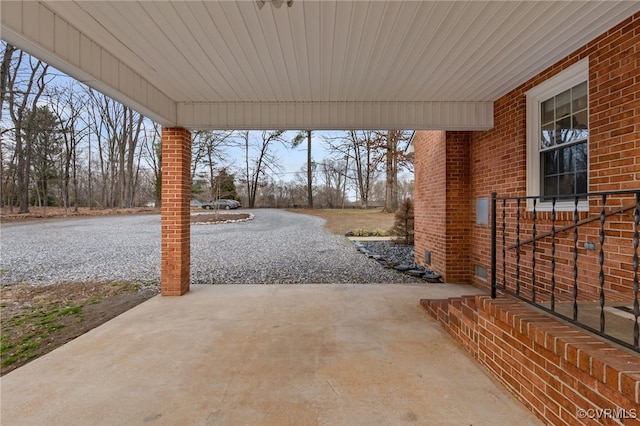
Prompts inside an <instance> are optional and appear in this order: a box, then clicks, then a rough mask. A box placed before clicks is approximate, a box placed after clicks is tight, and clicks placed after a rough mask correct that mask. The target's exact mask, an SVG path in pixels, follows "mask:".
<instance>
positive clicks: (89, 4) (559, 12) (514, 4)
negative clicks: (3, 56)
mask: <svg viewBox="0 0 640 426" xmlns="http://www.w3.org/2000/svg"><path fill="white" fill-rule="evenodd" d="M3 3H8V2H6V1H5V2H3ZM25 3H28V2H25ZM41 4H44V5H45V6H46V7H47V8H48V9H50V10H51V11H52V12H53V13H54V14H55V16H56V19H58V18H60V19H61V20H63V21H64V22H66V23H68V24H69V26H70V27H73V28H74V29H76V30H77V31H78V32H79V33H81V34H83V35H84V36H86V37H87V38H88V39H90V40H91V41H92V43H95V44H96V45H97V46H100V47H101V48H102V49H103V50H104V51H105V52H108V53H109V55H110V56H111V57H113V58H117V60H118V61H120V63H121V64H122V65H123V66H124V67H126V68H127V70H130V71H131V73H129V74H131V76H132V77H130V78H132V79H138V80H144V82H145V83H148V84H149V85H150V86H152V87H153V88H154V89H157V91H158V92H159V93H161V94H162V95H163V96H166V98H168V99H170V100H171V101H172V102H174V103H175V105H176V106H177V110H178V112H177V115H178V116H179V115H180V111H183V115H186V114H191V117H190V120H191V124H192V125H193V126H194V127H197V126H196V124H197V122H198V119H197V117H195V116H194V115H193V114H196V115H197V114H200V115H206V114H205V113H203V111H202V110H201V109H200V107H201V106H204V107H205V108H206V109H207V111H211V110H212V108H213V109H216V108H218V109H219V107H221V108H223V109H224V110H225V111H227V112H229V111H235V110H238V109H242V110H246V109H247V108H249V107H247V105H249V106H252V105H253V106H255V105H262V107H255V109H256V110H260V109H261V108H262V109H264V106H265V105H268V103H275V104H278V105H281V106H283V105H284V107H283V108H284V109H286V107H287V106H291V105H293V106H294V107H295V105H298V104H299V105H303V104H304V103H319V104H321V105H326V106H327V108H332V107H335V106H336V105H339V104H341V103H344V104H345V105H360V108H361V109H362V108H364V107H366V106H367V105H378V106H379V105H389V104H390V103H394V102H396V103H398V102H399V103H402V104H403V105H413V104H415V103H418V104H420V105H423V104H424V103H425V102H426V103H428V104H427V106H429V105H433V103H438V105H440V104H439V103H445V105H451V103H452V102H461V103H467V105H466V106H467V107H468V108H473V107H474V106H478V105H479V106H482V105H484V104H483V103H486V102H492V101H494V100H496V99H497V98H498V97H500V96H501V95H503V94H505V93H507V92H508V91H509V90H511V89H513V88H514V87H516V86H517V85H519V84H521V83H522V82H524V81H526V80H527V79H528V78H530V77H532V76H534V75H536V74H537V73H539V72H540V71H542V70H543V69H545V68H546V67H548V66H550V65H552V64H553V63H555V62H556V61H558V60H560V59H562V58H563V57H565V56H566V55H567V54H569V53H570V52H572V51H573V50H575V49H577V48H578V47H580V46H582V45H583V44H585V43H586V42H588V41H590V40H592V39H593V38H595V37H596V36H598V35H599V34H601V33H602V32H604V31H606V30H607V29H609V28H610V27H612V26H613V25H615V24H617V23H618V22H620V21H622V20H623V19H625V18H627V17H629V16H631V15H632V14H633V13H635V12H637V11H638V10H640V3H638V2H628V1H607V2H600V1H351V0H337V1H335V0H324V1H322V0H321V1H315V0H313V1H312V0H295V1H294V3H293V6H292V7H290V8H288V7H286V6H283V7H281V8H279V9H276V8H274V7H272V6H271V5H270V4H269V3H268V2H267V4H266V5H265V6H264V7H263V8H262V9H261V10H260V9H258V7H257V6H256V2H255V1H252V0H247V1H197V0H196V1H183V0H179V1H133V0H128V1H44V2H41ZM3 9H4V7H3ZM24 19H26V18H25V17H24V16H23V20H24ZM3 24H4V21H3ZM65 71H66V70H65ZM120 74H123V73H120ZM124 78H128V77H126V76H123V75H121V76H120V80H122V79H124ZM121 83H122V81H118V84H119V85H121ZM134 85H135V84H134V83H129V86H134ZM110 86H113V85H110ZM116 89H118V88H116ZM131 90H134V89H133V88H132V89H131ZM125 97H126V96H125ZM156 98H157V96H156ZM141 102H142V103H144V102H145V100H144V99H143V100H142V101H141ZM238 104H240V105H244V107H242V108H237V105H238ZM447 108H448V107H447ZM218 109H216V111H217V110H218ZM189 111H194V112H193V113H190V112H189ZM310 111H311V109H310ZM442 112H446V111H444V110H443V111H441V112H439V113H438V114H441V113H442ZM207 120H209V118H206V119H202V120H201V121H202V123H205V122H206V121H207ZM267 121H268V120H267ZM325 127H326V126H325Z"/></svg>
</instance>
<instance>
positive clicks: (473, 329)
mask: <svg viewBox="0 0 640 426" xmlns="http://www.w3.org/2000/svg"><path fill="white" fill-rule="evenodd" d="M420 303H421V304H422V306H424V307H425V308H426V309H427V310H428V311H429V312H430V313H431V315H432V316H433V317H434V318H435V319H437V320H438V321H439V322H440V323H441V324H442V326H443V327H444V328H445V330H447V331H448V332H449V333H450V334H451V335H452V336H453V337H454V338H455V339H456V340H457V341H458V342H459V343H460V344H461V345H462V346H463V347H464V348H465V349H466V350H467V351H468V352H469V353H470V354H471V355H472V356H473V357H474V358H475V359H476V360H478V362H479V363H480V364H481V365H482V366H483V367H484V368H485V369H486V370H487V372H488V373H490V374H491V375H492V376H493V377H495V378H497V380H498V381H500V383H502V384H503V385H504V386H505V387H506V388H507V389H508V390H509V391H510V392H511V393H512V394H513V395H514V396H515V397H517V398H518V399H519V400H520V401H521V402H522V403H523V404H524V405H525V406H526V407H527V408H528V409H529V410H531V412H533V413H534V414H535V415H536V416H537V417H538V418H540V419H541V420H542V421H544V422H545V423H549V424H554V425H592V424H625V425H640V408H638V407H640V358H638V356H637V355H632V354H630V353H627V352H625V351H623V350H619V349H616V348H614V347H613V346H612V345H610V344H608V343H605V342H602V341H600V340H598V339H596V338H595V337H592V336H590V335H588V334H587V333H584V332H582V331H578V330H576V329H575V328H572V327H569V326H567V325H564V324H561V323H560V322H558V321H556V320H554V319H552V318H549V317H548V316H546V315H544V314H542V313H539V312H536V311H533V310H532V309H531V308H529V307H528V306H526V305H525V304H524V303H522V302H519V301H515V300H511V299H495V300H491V299H490V298H489V297H487V296H464V297H461V298H455V299H448V300H421V302H420ZM604 410H607V411H604ZM614 419H617V420H618V421H619V423H618V422H615V421H614Z"/></svg>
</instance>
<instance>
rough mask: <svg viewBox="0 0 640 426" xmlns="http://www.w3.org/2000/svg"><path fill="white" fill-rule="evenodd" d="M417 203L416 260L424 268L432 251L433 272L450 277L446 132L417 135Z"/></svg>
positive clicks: (415, 206)
mask: <svg viewBox="0 0 640 426" xmlns="http://www.w3.org/2000/svg"><path fill="white" fill-rule="evenodd" d="M414 146H415V154H414V164H415V188H416V191H417V192H419V195H418V196H416V197H415V203H414V214H415V219H414V224H415V225H414V228H415V236H414V237H415V253H416V260H417V261H419V262H422V263H423V264H424V253H425V250H429V251H431V264H430V265H427V266H428V267H429V268H431V269H433V270H434V271H436V272H438V273H439V274H443V273H446V264H447V262H446V254H447V250H446V241H445V240H446V234H445V230H446V209H447V205H446V204H447V196H446V185H447V169H446V165H445V161H444V159H445V158H446V139H445V132H416V134H415V135H414Z"/></svg>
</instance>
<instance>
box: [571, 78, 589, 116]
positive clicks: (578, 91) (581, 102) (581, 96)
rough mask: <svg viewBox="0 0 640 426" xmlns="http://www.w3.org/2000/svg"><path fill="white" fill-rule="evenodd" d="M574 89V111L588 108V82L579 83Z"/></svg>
mask: <svg viewBox="0 0 640 426" xmlns="http://www.w3.org/2000/svg"><path fill="white" fill-rule="evenodd" d="M571 91H572V93H571V94H572V97H573V112H574V113H575V112H578V111H582V110H586V109H587V82H586V81H585V82H584V83H581V84H578V85H577V86H575V87H574V88H573V89H571Z"/></svg>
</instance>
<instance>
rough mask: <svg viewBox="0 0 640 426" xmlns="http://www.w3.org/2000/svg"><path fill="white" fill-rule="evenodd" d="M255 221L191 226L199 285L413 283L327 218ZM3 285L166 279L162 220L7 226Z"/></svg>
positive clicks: (278, 216) (267, 214)
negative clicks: (327, 224)
mask: <svg viewBox="0 0 640 426" xmlns="http://www.w3.org/2000/svg"><path fill="white" fill-rule="evenodd" d="M253 213H254V214H255V219H253V220H250V221H248V222H240V223H228V224H218V225H193V226H192V227H191V282H192V283H198V284H280V283H406V282H415V279H413V278H410V277H408V276H406V275H403V274H401V273H398V272H396V271H392V270H388V269H385V268H383V267H381V266H380V265H378V263H377V262H376V261H374V260H371V259H367V258H366V257H365V256H364V255H362V254H360V253H358V252H357V251H356V249H355V248H354V246H353V244H352V243H350V242H349V241H347V240H346V239H345V238H343V237H340V236H337V235H333V234H331V233H330V232H329V231H327V230H326V229H324V228H323V223H324V221H323V219H320V218H317V217H313V216H306V215H301V214H295V213H289V212H286V211H282V210H268V209H265V210H255V211H253ZM0 238H1V239H0V244H1V245H0V270H1V279H2V283H3V284H11V283H17V282H29V283H42V284H48V283H54V282H68V281H88V280H99V281H103V280H109V281H110V280H128V281H139V282H143V283H148V282H158V281H159V279H160V216H159V215H139V216H109V217H98V218H81V219H67V220H53V221H47V222H39V223H30V224H16V225H6V226H2V228H1V229H0Z"/></svg>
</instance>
